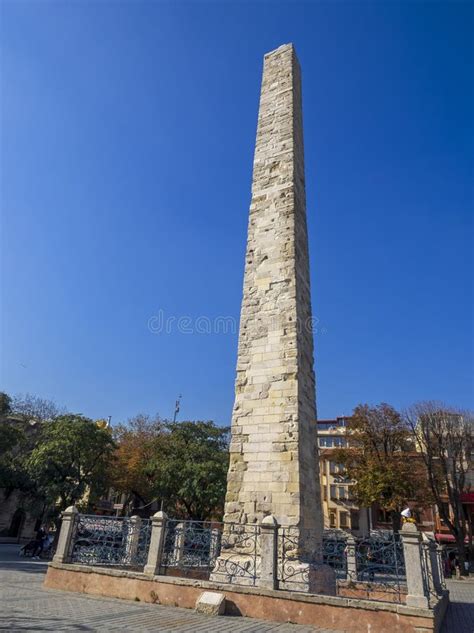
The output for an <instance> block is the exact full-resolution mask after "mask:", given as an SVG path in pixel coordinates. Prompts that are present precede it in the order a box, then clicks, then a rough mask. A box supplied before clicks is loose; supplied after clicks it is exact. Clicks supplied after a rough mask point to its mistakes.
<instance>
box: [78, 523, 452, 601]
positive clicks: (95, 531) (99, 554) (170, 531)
mask: <svg viewBox="0 0 474 633" xmlns="http://www.w3.org/2000/svg"><path fill="white" fill-rule="evenodd" d="M153 521H156V519H153ZM70 525H71V532H70V535H71V538H70V546H69V545H68V552H69V554H68V555H67V558H68V560H69V561H70V562H72V563H79V564H83V565H90V566H93V565H94V566H95V565H101V566H106V567H107V566H108V567H118V568H124V569H136V570H143V569H144V567H145V565H147V567H148V568H149V569H153V570H155V568H154V567H153V560H154V559H155V560H157V561H158V562H157V566H156V571H153V572H152V573H159V574H163V575H169V576H182V577H183V576H184V577H188V578H195V579H200V580H212V581H216V582H222V583H231V584H232V583H234V584H240V585H242V584H244V585H251V586H252V585H258V584H259V583H260V579H261V577H262V578H268V576H265V574H268V564H270V568H272V569H273V570H274V574H275V576H274V585H273V586H274V587H275V588H278V589H282V590H287V591H306V592H307V591H308V590H310V591H312V589H310V587H311V582H310V578H309V574H310V570H311V566H312V565H313V564H314V563H315V564H316V565H318V564H325V565H328V566H329V567H331V568H332V569H333V570H334V573H335V582H336V595H339V596H343V597H353V598H365V599H369V600H380V601H384V602H387V601H388V602H403V601H404V596H405V594H406V593H407V587H406V584H407V582H406V571H405V561H404V545H403V535H402V536H401V535H399V534H394V533H392V532H379V533H373V534H371V535H370V536H369V537H367V538H358V539H356V538H354V537H353V536H352V535H350V534H349V533H344V532H342V531H337V530H327V531H325V533H324V536H323V539H322V541H321V539H320V536H319V538H318V535H317V534H314V535H313V534H312V533H311V531H310V530H305V531H304V532H301V531H300V530H299V529H298V528H296V527H281V526H278V525H277V524H276V523H275V525H274V527H273V528H272V530H273V532H272V534H274V536H272V538H273V539H274V540H273V541H272V542H274V543H275V548H274V550H273V553H272V550H271V549H270V550H269V549H268V547H267V548H266V549H264V548H263V545H262V543H263V542H264V541H265V539H266V538H267V537H266V536H265V534H264V532H263V531H262V530H263V528H262V526H261V525H259V524H241V523H219V522H214V521H212V522H203V521H182V520H178V519H168V518H167V517H166V515H164V517H163V518H162V519H161V522H160V523H159V524H158V523H156V525H155V523H153V522H152V521H150V520H149V519H140V518H138V517H107V516H96V515H81V514H76V516H75V518H74V520H73V521H72V523H71V524H70ZM155 528H156V529H157V532H156V535H155V536H156V537H157V538H158V534H161V536H160V537H159V542H160V546H159V548H158V549H157V550H156V553H155V550H153V551H151V550H150V542H151V535H152V529H153V533H154V534H155V532H154V530H155ZM67 529H69V528H67ZM267 534H268V533H267ZM154 538H155V537H154ZM161 539H162V540H161ZM262 539H263V540H262ZM68 542H69V540H68ZM154 542H155V543H157V542H158V541H157V540H156V538H155V541H154ZM265 542H267V543H268V541H265ZM154 547H155V546H154ZM415 549H416V556H418V552H419V556H420V565H421V574H422V577H423V585H424V594H425V596H426V597H428V598H431V597H433V599H434V598H435V597H436V596H439V595H440V594H441V593H442V589H443V587H445V585H444V574H443V564H442V560H441V550H440V548H439V547H438V546H437V545H436V544H433V543H424V542H423V543H420V546H419V548H418V547H416V548H415ZM413 551H414V552H415V550H413ZM149 552H150V556H151V558H150V560H149V561H148V560H147V559H148V555H149ZM269 552H270V553H269ZM410 556H411V555H410ZM262 557H263V558H265V557H266V558H265V561H266V563H265V564H266V567H265V570H264V568H263V566H262V560H263V558H262ZM147 573H150V572H147ZM267 586H268V585H267Z"/></svg>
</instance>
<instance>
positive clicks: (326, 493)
mask: <svg viewBox="0 0 474 633" xmlns="http://www.w3.org/2000/svg"><path fill="white" fill-rule="evenodd" d="M327 500H328V489H327V486H323V501H327Z"/></svg>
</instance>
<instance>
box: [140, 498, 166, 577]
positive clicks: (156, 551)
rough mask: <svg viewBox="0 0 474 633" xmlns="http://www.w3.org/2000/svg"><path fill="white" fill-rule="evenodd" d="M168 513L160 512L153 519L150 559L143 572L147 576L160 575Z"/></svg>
mask: <svg viewBox="0 0 474 633" xmlns="http://www.w3.org/2000/svg"><path fill="white" fill-rule="evenodd" d="M167 519H168V516H167V514H166V512H163V511H161V510H160V511H159V512H157V513H156V514H154V515H153V516H152V518H151V538H150V548H149V549H148V559H147V563H146V565H145V569H144V570H143V571H144V573H145V574H149V575H150V576H155V575H156V574H159V573H160V565H161V557H162V555H163V545H164V541H165V531H166V521H167Z"/></svg>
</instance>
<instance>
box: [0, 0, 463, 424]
mask: <svg viewBox="0 0 474 633" xmlns="http://www.w3.org/2000/svg"><path fill="white" fill-rule="evenodd" d="M0 10H1V33H0V39H1V46H2V57H1V73H2V77H1V82H2V83H1V89H2V95H1V106H2V111H1V116H2V120H1V136H2V140H1V151H2V154H1V175H2V183H1V207H2V271H1V272H2V314H3V320H2V339H1V345H2V350H1V360H2V366H1V388H3V389H5V390H7V391H8V392H11V393H17V392H25V391H28V392H31V393H35V394H37V395H40V396H43V397H47V398H52V399H54V400H56V401H57V402H58V403H60V404H63V405H65V406H67V407H68V408H69V409H70V410H72V411H79V412H82V413H84V414H86V415H89V416H92V417H102V416H107V415H112V416H113V421H115V422H118V421H119V420H123V419H126V418H127V417H128V416H131V415H133V414H135V413H138V412H140V411H142V412H149V413H154V412H158V413H160V414H161V415H162V416H163V417H169V416H171V415H172V413H173V405H174V400H175V398H176V396H177V394H178V393H182V394H183V402H182V411H181V418H187V419H213V420H215V421H217V422H218V423H220V424H226V423H228V422H229V421H230V413H231V409H232V404H233V385H234V373H235V362H236V348H237V337H236V335H230V334H227V335H224V334H214V335H202V334H194V335H193V334H183V333H179V332H177V331H176V329H175V328H172V331H171V332H170V333H169V334H164V333H162V334H153V333H152V332H150V330H149V328H148V321H149V319H150V317H152V316H153V315H157V314H158V311H159V310H162V311H163V312H164V314H165V316H176V317H180V316H189V317H190V318H193V319H196V318H197V317H200V316H207V317H209V318H210V319H214V318H215V317H218V316H233V317H235V318H236V319H238V315H239V310H240V300H241V290H242V277H243V262H244V249H245V240H246V228H247V217H248V206H249V202H250V182H251V167H252V158H253V146H254V140H255V131H256V120H257V107H258V96H259V87H260V79H261V67H262V57H263V55H264V53H265V52H267V51H269V50H272V49H274V48H276V47H277V46H279V45H280V44H283V43H286V42H290V41H292V42H294V44H295V46H296V49H297V52H298V55H299V58H300V62H301V65H302V69H303V92H304V124H305V144H306V182H307V196H308V221H309V231H310V235H309V239H310V253H311V274H312V290H313V311H314V314H315V315H316V316H317V317H318V318H319V320H320V321H319V327H320V331H319V332H318V334H317V335H316V340H315V345H316V375H317V400H318V412H319V417H320V418H327V417H332V416H336V415H340V414H347V413H349V412H350V411H351V410H352V408H353V407H354V406H355V405H356V404H357V403H359V402H361V401H362V402H373V403H375V402H380V401H387V402H390V403H392V404H394V405H395V406H404V405H407V404H410V403H412V402H413V401H416V400H419V399H428V398H436V399H441V400H444V401H447V402H449V403H452V404H455V405H459V406H472V405H473V393H472V386H473V385H472V370H473V349H472V316H473V315H472V308H473V305H472V301H473V294H472V283H471V274H472V263H473V262H472V255H471V251H472V239H473V224H472V212H473V189H472V182H471V180H472V176H473V135H474V126H473V90H472V79H473V70H474V68H473V49H472V44H471V39H472V32H473V5H472V4H471V3H465V4H464V3H459V2H445V3H442V2H436V3H428V2H403V3H396V2H376V3H370V2H363V3H357V2H346V3H343V2H331V3H316V2H313V3H308V4H298V3H296V2H292V3H291V4H290V3H276V2H275V3H270V2H258V3H251V2H245V3H241V4H230V3H227V2H221V3H220V4H207V3H204V2H194V3H188V4H185V3H180V2H172V3H162V2H146V1H143V2H132V1H129V2H91V1H89V2H51V3H49V2H46V1H41V2H32V1H30V2H27V1H19V2H13V1H8V0H7V1H6V0H4V1H3V2H2V3H1V9H0Z"/></svg>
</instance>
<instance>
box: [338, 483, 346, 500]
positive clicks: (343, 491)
mask: <svg viewBox="0 0 474 633" xmlns="http://www.w3.org/2000/svg"><path fill="white" fill-rule="evenodd" d="M346 497H347V495H346V489H345V487H344V486H339V499H346Z"/></svg>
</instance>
